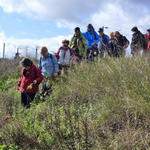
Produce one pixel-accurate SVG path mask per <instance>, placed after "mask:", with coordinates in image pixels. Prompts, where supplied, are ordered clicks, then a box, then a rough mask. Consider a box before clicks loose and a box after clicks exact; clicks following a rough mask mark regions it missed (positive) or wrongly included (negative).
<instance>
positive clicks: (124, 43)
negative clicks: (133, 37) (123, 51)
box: [122, 36, 130, 48]
mask: <svg viewBox="0 0 150 150" xmlns="http://www.w3.org/2000/svg"><path fill="white" fill-rule="evenodd" d="M122 38H123V46H125V48H127V47H128V46H129V44H130V42H129V40H128V39H127V38H126V37H125V36H122Z"/></svg>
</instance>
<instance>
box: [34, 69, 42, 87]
mask: <svg viewBox="0 0 150 150" xmlns="http://www.w3.org/2000/svg"><path fill="white" fill-rule="evenodd" d="M36 69H37V77H36V79H35V80H36V81H37V83H36V84H40V83H41V82H42V81H43V75H42V72H41V70H40V69H39V68H36Z"/></svg>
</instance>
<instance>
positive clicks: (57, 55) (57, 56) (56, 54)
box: [55, 47, 72, 61]
mask: <svg viewBox="0 0 150 150" xmlns="http://www.w3.org/2000/svg"><path fill="white" fill-rule="evenodd" d="M61 49H63V47H60V48H59V53H60V50H61ZM68 49H69V51H70V55H71V53H72V50H71V48H69V47H68ZM59 53H55V56H56V58H57V61H59Z"/></svg>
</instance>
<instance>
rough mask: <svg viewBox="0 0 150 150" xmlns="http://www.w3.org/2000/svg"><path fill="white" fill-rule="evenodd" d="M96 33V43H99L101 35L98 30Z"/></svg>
mask: <svg viewBox="0 0 150 150" xmlns="http://www.w3.org/2000/svg"><path fill="white" fill-rule="evenodd" d="M95 35H96V39H95V41H94V42H95V43H98V42H99V40H100V37H99V35H98V34H97V32H95Z"/></svg>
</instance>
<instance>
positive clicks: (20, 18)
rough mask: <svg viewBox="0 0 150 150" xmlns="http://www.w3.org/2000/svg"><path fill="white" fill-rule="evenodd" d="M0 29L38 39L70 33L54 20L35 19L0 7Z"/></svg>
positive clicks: (14, 35) (15, 35)
mask: <svg viewBox="0 0 150 150" xmlns="http://www.w3.org/2000/svg"><path fill="white" fill-rule="evenodd" d="M0 20H1V21H0V22H1V23H0V31H1V32H2V31H4V32H5V34H6V36H8V37H15V38H19V39H24V38H30V39H40V38H48V37H55V36H59V35H60V34H61V35H66V34H70V30H68V29H66V28H58V27H57V25H56V22H54V21H45V20H37V19H34V18H30V17H26V16H24V15H22V14H18V13H15V12H13V13H6V12H4V11H3V9H2V8H0Z"/></svg>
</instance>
